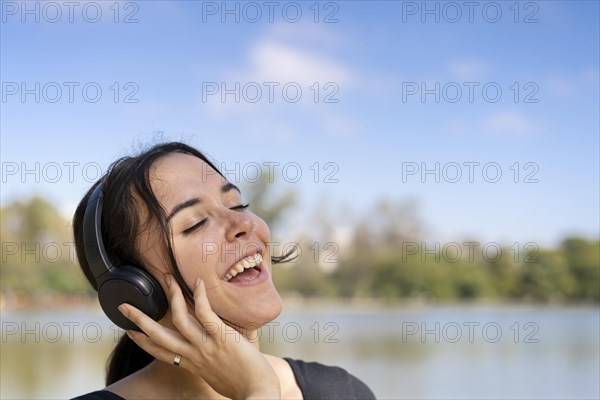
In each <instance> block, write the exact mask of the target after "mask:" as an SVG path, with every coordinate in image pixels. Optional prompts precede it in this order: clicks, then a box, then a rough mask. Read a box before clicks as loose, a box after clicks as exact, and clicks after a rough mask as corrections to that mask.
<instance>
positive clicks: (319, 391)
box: [73, 358, 375, 400]
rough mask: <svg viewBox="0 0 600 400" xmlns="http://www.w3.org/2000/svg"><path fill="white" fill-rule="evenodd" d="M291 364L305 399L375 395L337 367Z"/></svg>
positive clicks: (101, 399) (108, 395)
mask: <svg viewBox="0 0 600 400" xmlns="http://www.w3.org/2000/svg"><path fill="white" fill-rule="evenodd" d="M284 360H286V361H287V362H288V364H290V366H291V367H292V371H293V372H294V376H295V377H296V382H298V386H299V387H300V390H301V391H302V397H304V399H306V400H309V399H332V400H333V399H340V400H342V399H343V400H372V399H375V395H373V392H371V389H369V387H368V386H367V385H365V384H364V383H363V382H362V381H361V380H359V379H358V378H356V377H354V376H352V375H350V374H349V373H348V372H346V370H344V369H342V368H339V367H330V366H327V365H323V364H319V363H316V362H304V361H301V360H292V359H290V358H284ZM73 400H125V399H123V398H122V397H121V396H119V395H116V394H114V393H112V392H109V391H108V390H98V391H96V392H92V393H88V394H84V395H82V396H79V397H76V398H75V399H73Z"/></svg>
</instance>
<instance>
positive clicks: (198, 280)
mask: <svg viewBox="0 0 600 400" xmlns="http://www.w3.org/2000/svg"><path fill="white" fill-rule="evenodd" d="M198 286H200V278H196V286H195V287H196V288H197V287H198Z"/></svg>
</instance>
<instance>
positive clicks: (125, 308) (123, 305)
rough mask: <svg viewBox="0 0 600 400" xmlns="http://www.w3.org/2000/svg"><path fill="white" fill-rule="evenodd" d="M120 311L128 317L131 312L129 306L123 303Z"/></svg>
mask: <svg viewBox="0 0 600 400" xmlns="http://www.w3.org/2000/svg"><path fill="white" fill-rule="evenodd" d="M118 308H119V311H121V314H123V315H124V316H126V317H128V316H129V315H128V314H129V312H128V310H127V307H125V304H121V305H120V306H119V307H118Z"/></svg>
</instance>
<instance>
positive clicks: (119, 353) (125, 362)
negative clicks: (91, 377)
mask: <svg viewBox="0 0 600 400" xmlns="http://www.w3.org/2000/svg"><path fill="white" fill-rule="evenodd" d="M153 360H154V357H152V356H151V355H150V354H148V353H146V352H145V351H144V350H142V349H141V348H140V347H139V346H138V345H137V344H135V342H134V341H133V340H131V339H130V338H129V336H127V335H123V336H122V337H121V339H120V340H119V343H118V344H117V346H116V347H115V348H114V350H113V351H112V353H111V354H110V356H109V357H108V362H107V363H106V386H108V385H111V384H113V383H115V382H117V381H119V380H121V379H123V378H125V377H126V376H128V375H131V374H133V373H134V372H136V371H138V370H140V369H142V368H144V367H145V366H147V365H148V364H150V362H152V361H153Z"/></svg>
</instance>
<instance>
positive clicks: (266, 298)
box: [231, 287, 283, 329]
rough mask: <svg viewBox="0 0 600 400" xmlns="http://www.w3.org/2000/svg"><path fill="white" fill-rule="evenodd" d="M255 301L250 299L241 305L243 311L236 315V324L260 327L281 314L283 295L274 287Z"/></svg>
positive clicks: (252, 327)
mask: <svg viewBox="0 0 600 400" xmlns="http://www.w3.org/2000/svg"><path fill="white" fill-rule="evenodd" d="M254 300H255V301H252V302H250V301H248V302H247V303H246V304H245V306H244V307H241V311H243V312H242V313H239V314H237V315H236V316H235V319H232V320H231V321H232V322H233V321H236V323H235V325H237V326H239V327H241V328H244V329H246V328H247V329H258V328H260V327H261V326H263V325H265V324H268V323H269V322H271V321H273V320H274V319H275V318H277V317H278V316H279V314H281V310H282V308H283V305H282V301H281V297H280V296H279V293H278V292H277V290H275V288H274V287H273V288H272V289H271V291H270V293H265V295H263V296H260V298H259V299H254Z"/></svg>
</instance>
